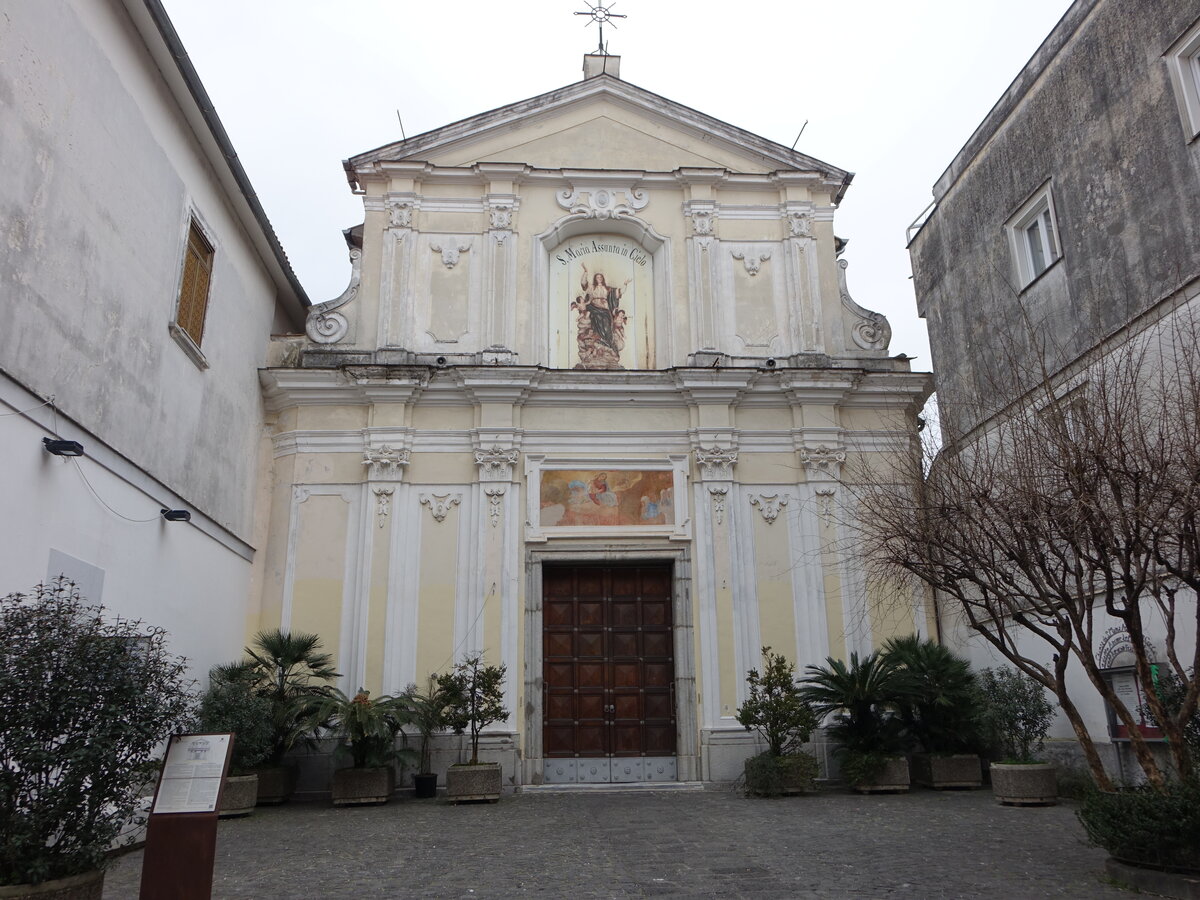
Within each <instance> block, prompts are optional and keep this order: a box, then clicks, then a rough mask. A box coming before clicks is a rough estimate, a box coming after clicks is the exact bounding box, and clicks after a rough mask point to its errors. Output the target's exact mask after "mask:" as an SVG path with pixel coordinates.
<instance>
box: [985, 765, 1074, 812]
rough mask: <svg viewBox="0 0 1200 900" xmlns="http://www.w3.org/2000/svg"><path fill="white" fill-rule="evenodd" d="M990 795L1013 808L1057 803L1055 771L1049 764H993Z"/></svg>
mask: <svg viewBox="0 0 1200 900" xmlns="http://www.w3.org/2000/svg"><path fill="white" fill-rule="evenodd" d="M991 771H992V793H993V794H994V795H995V796H996V799H997V800H999V801H1000V802H1001V803H1009V804H1012V805H1014V806H1050V805H1053V804H1055V803H1057V802H1058V780H1057V773H1058V770H1057V769H1056V768H1055V766H1053V765H1051V764H1050V763H1031V764H1030V765H1005V764H1003V763H992V767H991Z"/></svg>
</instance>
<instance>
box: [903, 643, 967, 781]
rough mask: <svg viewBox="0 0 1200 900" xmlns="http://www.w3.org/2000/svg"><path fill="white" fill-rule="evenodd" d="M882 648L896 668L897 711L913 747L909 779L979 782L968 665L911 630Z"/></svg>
mask: <svg viewBox="0 0 1200 900" xmlns="http://www.w3.org/2000/svg"><path fill="white" fill-rule="evenodd" d="M883 653H884V656H886V657H887V659H888V661H889V662H890V663H891V664H892V665H893V666H895V668H896V683H897V685H898V688H899V689H898V690H897V691H896V711H897V714H898V715H899V717H900V720H901V721H902V722H903V723H904V726H905V728H906V730H907V732H908V735H909V737H910V738H911V739H912V741H913V742H914V744H915V747H916V752H914V753H913V754H912V756H911V757H910V760H909V763H910V766H911V770H912V777H913V780H914V781H916V782H917V783H918V784H923V785H925V786H926V787H932V788H938V789H942V788H977V787H979V786H980V785H982V784H983V774H982V768H981V767H980V764H979V755H978V754H977V753H976V752H975V750H976V748H977V746H978V740H979V739H978V730H979V728H978V723H977V716H976V702H975V701H976V697H977V692H976V686H975V676H974V674H973V673H972V672H971V667H970V665H969V664H968V663H967V661H966V660H965V659H963V658H962V657H960V656H957V655H955V654H954V653H953V652H951V651H950V650H949V649H948V648H947V647H945V646H944V645H942V644H938V643H935V642H934V641H931V640H928V639H926V640H922V639H921V638H919V637H916V636H915V635H913V636H909V637H902V638H892V639H891V640H890V641H888V642H887V644H885V645H884V650H883Z"/></svg>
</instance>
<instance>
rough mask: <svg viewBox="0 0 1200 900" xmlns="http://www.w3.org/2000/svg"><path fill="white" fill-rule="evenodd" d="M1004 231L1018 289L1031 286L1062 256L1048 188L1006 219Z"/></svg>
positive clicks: (1043, 189) (1039, 192) (1047, 186)
mask: <svg viewBox="0 0 1200 900" xmlns="http://www.w3.org/2000/svg"><path fill="white" fill-rule="evenodd" d="M1005 229H1006V230H1007V231H1008V236H1009V243H1010V244H1011V246H1012V252H1013V258H1014V259H1015V260H1016V264H1017V281H1018V283H1019V284H1020V286H1021V287H1025V286H1026V285H1028V284H1029V283H1031V282H1032V281H1033V280H1034V279H1035V278H1037V277H1038V276H1039V275H1041V274H1042V273H1043V272H1045V271H1046V270H1047V269H1048V268H1050V266H1052V265H1053V264H1054V263H1055V262H1056V261H1057V260H1058V259H1059V258H1060V257H1061V256H1062V248H1061V246H1060V244H1059V242H1058V226H1057V225H1056V224H1055V216H1054V203H1053V200H1052V199H1051V197H1050V186H1049V185H1046V186H1045V187H1044V188H1042V189H1041V190H1039V191H1038V192H1037V193H1036V194H1034V195H1033V197H1031V198H1030V199H1029V200H1028V201H1027V202H1026V203H1025V205H1024V206H1022V207H1021V208H1020V209H1019V210H1018V211H1017V212H1016V214H1015V215H1014V216H1013V217H1012V218H1011V219H1009V220H1008V224H1007V225H1006V226H1005Z"/></svg>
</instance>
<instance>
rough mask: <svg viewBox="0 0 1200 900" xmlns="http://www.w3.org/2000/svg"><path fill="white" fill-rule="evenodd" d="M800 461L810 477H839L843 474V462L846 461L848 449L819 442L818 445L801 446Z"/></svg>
mask: <svg viewBox="0 0 1200 900" xmlns="http://www.w3.org/2000/svg"><path fill="white" fill-rule="evenodd" d="M799 453H800V462H801V463H803V464H804V468H805V471H806V472H807V473H808V477H809V478H810V479H812V478H814V477H816V478H818V479H828V478H832V479H837V478H838V477H839V476H840V475H841V474H842V463H844V462H845V461H846V451H845V450H843V449H842V448H841V447H830V446H827V445H826V444H818V445H817V446H816V447H801V448H800V450H799Z"/></svg>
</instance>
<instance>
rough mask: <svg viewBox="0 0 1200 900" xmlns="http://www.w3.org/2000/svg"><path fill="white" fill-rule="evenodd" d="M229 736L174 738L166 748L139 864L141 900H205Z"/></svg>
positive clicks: (230, 741) (209, 890)
mask: <svg viewBox="0 0 1200 900" xmlns="http://www.w3.org/2000/svg"><path fill="white" fill-rule="evenodd" d="M232 749H233V735H232V734H180V735H174V736H173V737H172V738H171V739H170V741H169V742H168V744H167V757H166V759H165V760H164V761H163V769H162V774H161V775H160V776H159V779H158V788H157V790H156V791H155V792H154V805H153V806H152V807H151V809H150V821H149V822H148V823H147V826H146V850H145V854H144V856H143V859H142V889H141V897H142V898H143V900H209V898H210V897H212V882H213V862H214V861H215V859H216V854H217V809H218V807H219V805H220V802H221V792H222V790H223V788H224V785H225V776H226V774H227V773H228V771H229V755H230V751H231V750H232Z"/></svg>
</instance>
